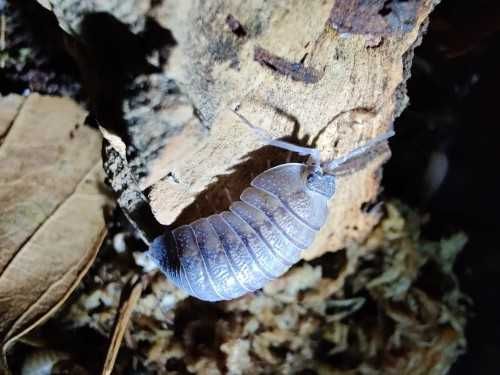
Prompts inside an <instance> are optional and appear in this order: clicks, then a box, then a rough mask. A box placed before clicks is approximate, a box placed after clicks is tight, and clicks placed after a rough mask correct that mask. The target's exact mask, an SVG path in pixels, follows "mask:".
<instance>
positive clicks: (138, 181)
mask: <svg viewBox="0 0 500 375" xmlns="http://www.w3.org/2000/svg"><path fill="white" fill-rule="evenodd" d="M43 3H45V5H46V6H47V7H48V8H49V9H52V11H53V12H54V14H55V15H56V16H57V17H58V19H59V22H60V24H61V26H62V27H63V28H64V29H65V30H67V31H68V32H69V33H71V34H72V35H73V36H75V37H76V39H77V40H84V41H86V44H85V46H84V47H82V46H79V45H72V46H71V48H70V49H71V53H72V54H73V55H74V56H75V57H76V58H77V59H76V60H77V61H79V64H80V67H81V69H82V72H84V73H83V75H84V76H85V77H86V80H87V81H88V82H91V83H92V84H91V86H92V87H93V89H94V91H93V92H94V99H95V103H96V111H97V114H98V116H99V118H100V119H101V125H102V126H103V127H105V128H107V129H108V132H107V134H108V135H109V134H114V137H112V138H111V137H109V142H110V144H111V146H112V147H109V148H108V152H106V153H105V158H106V163H107V164H108V165H111V166H113V165H116V164H117V162H116V159H117V158H121V159H122V162H121V163H122V164H121V165H122V166H124V168H121V169H120V171H119V173H116V171H115V170H114V169H107V173H108V176H109V177H110V180H111V181H112V183H113V185H114V186H115V190H117V191H118V192H123V191H126V192H127V199H122V201H121V205H122V207H124V209H125V210H126V211H128V212H129V216H131V217H134V214H133V211H134V210H135V209H136V207H139V206H140V207H142V208H141V209H143V205H142V204H139V205H138V204H136V201H134V199H137V200H138V201H144V200H147V201H149V204H150V207H151V210H152V212H153V214H154V217H155V218H156V220H158V221H159V222H160V223H161V224H163V225H172V226H176V225H179V224H182V223H186V222H189V221H191V220H193V219H196V218H198V217H200V216H204V215H209V214H212V213H214V212H216V211H221V210H224V209H226V208H227V206H228V204H229V200H228V196H229V197H231V199H237V198H238V196H239V193H240V192H241V191H242V189H243V188H244V187H246V186H248V183H249V182H250V180H251V178H252V177H253V176H255V175H256V174H258V173H259V172H261V171H263V170H264V169H266V168H268V167H269V165H275V164H279V163H283V162H285V161H286V160H287V154H286V153H284V152H281V151H279V150H274V149H269V148H263V146H264V145H263V144H262V143H261V141H260V140H259V138H258V137H257V135H256V134H254V132H253V131H251V130H250V129H248V128H246V127H245V126H244V125H242V124H241V122H240V121H238V119H237V118H236V117H235V116H234V114H232V113H231V112H230V110H229V108H230V107H234V106H236V105H238V106H239V110H240V112H241V113H242V114H243V115H245V116H246V117H248V118H249V119H250V121H251V122H253V123H254V124H255V125H257V126H259V127H260V128H262V129H264V130H266V131H267V132H269V133H270V134H272V136H273V137H276V138H280V137H285V138H287V139H288V140H289V141H292V142H296V143H302V144H306V143H307V144H308V145H310V146H315V147H317V148H318V149H319V150H320V151H321V154H322V159H323V160H324V161H326V160H331V159H333V158H335V157H336V156H339V155H342V154H344V153H346V152H348V151H349V150H351V149H352V148H354V147H355V146H358V145H359V144H360V143H363V142H365V141H366V140H368V139H370V138H372V137H374V136H376V135H378V134H380V133H382V132H385V131H387V130H388V129H389V128H390V127H391V126H392V122H393V121H394V118H395V116H397V115H399V113H400V112H401V111H402V109H403V108H404V107H405V105H406V103H407V98H406V94H405V81H406V79H407V77H408V75H409V68H410V65H411V58H412V52H413V48H414V47H415V46H416V45H417V44H418V43H419V41H420V38H421V35H422V33H423V30H424V29H425V26H426V23H427V19H428V15H429V13H430V12H431V10H432V8H433V7H434V5H435V3H437V1H436V0H411V1H407V2H397V1H393V2H387V1H384V0H379V1H364V0H336V1H307V2H306V1H300V0H289V1H280V2H268V1H264V0H257V1H252V2H248V1H239V0H238V1H229V0H217V1H215V0H213V1H201V0H188V1H182V2H179V1H174V0H164V1H160V2H155V4H154V5H151V6H148V5H147V4H146V2H141V1H137V0H129V1H120V2H117V1H110V2H105V5H103V4H104V3H103V2H99V1H90V2H85V5H84V4H83V3H81V2H78V4H80V5H76V2H72V1H58V0H48V1H47V0H44V1H43ZM72 3H75V4H74V5H73V6H71V5H70V4H72ZM102 10H104V11H106V12H109V14H110V15H111V14H112V17H111V16H110V17H111V18H112V19H113V20H114V21H113V22H119V24H120V27H125V29H128V30H129V31H130V33H131V35H128V36H127V38H129V40H130V43H128V45H129V46H132V45H134V43H136V38H137V37H144V36H145V35H147V33H148V22H149V26H151V25H150V24H151V22H153V23H154V27H155V30H157V31H158V30H160V31H161V33H160V32H158V33H157V34H158V35H164V37H165V38H164V40H163V42H164V43H163V44H162V45H161V46H158V47H157V48H156V49H155V48H153V49H151V50H148V51H146V50H145V48H146V47H144V48H142V47H141V48H138V49H137V50H136V52H135V53H134V52H133V51H130V55H133V59H132V57H131V59H132V60H133V61H132V60H127V61H126V62H127V64H129V65H130V70H129V73H130V74H132V75H133V76H135V79H133V80H132V81H130V80H129V81H126V83H125V87H126V89H124V92H122V98H120V99H119V100H118V104H116V103H115V104H116V105H117V106H118V107H119V109H116V108H115V111H116V112H117V113H119V114H122V115H123V118H124V121H123V122H121V123H118V121H116V119H115V120H113V118H112V116H110V113H111V112H112V111H113V108H111V106H108V107H106V108H103V107H102V105H101V106H100V105H99V103H102V102H103V101H104V102H106V103H108V102H109V98H107V97H106V96H108V97H109V91H107V90H106V88H105V85H106V84H105V83H99V80H98V79H97V78H96V77H95V76H92V74H91V71H92V70H95V69H94V68H95V66H96V64H97V65H99V66H105V65H106V64H109V65H113V64H111V63H110V62H109V61H108V60H109V59H113V56H111V55H109V56H107V59H104V58H102V55H99V51H100V49H99V48H98V47H96V45H97V46H98V45H99V41H97V42H96V45H94V46H92V41H96V40H97V38H92V35H93V34H92V32H91V30H92V28H91V27H90V26H89V25H94V26H95V25H96V22H97V18H99V17H101V16H99V15H98V14H97V11H102ZM125 10H128V11H125ZM101 18H102V17H101ZM146 18H147V19H148V20H149V21H148V22H146V21H145V19H146ZM100 21H101V22H100V23H99V25H100V26H102V27H103V28H106V25H108V26H109V24H110V23H111V22H110V20H109V19H108V20H107V21H106V20H103V19H101V20H100ZM94 29H95V28H94ZM110 30H116V28H110ZM162 33H163V34H162ZM103 34H105V33H101V34H100V35H103ZM122 36H123V35H122ZM110 38H112V37H110ZM117 40H118V39H117ZM114 48H118V47H116V46H114ZM129 48H132V47H129ZM141 53H143V55H142V59H143V60H141V55H140V54H141ZM89 56H92V58H89ZM96 56H97V57H96ZM99 56H101V57H99ZM104 62H106V64H104ZM89 67H93V68H92V69H91V68H89ZM108 72H109V73H110V74H113V71H112V69H109V70H108ZM123 73H125V72H121V73H120V74H123ZM101 76H102V74H101ZM120 82H123V80H122V81H120ZM117 145H119V146H117ZM113 147H114V149H115V150H114V151H112V149H113ZM124 148H125V151H124ZM387 157H388V153H386V154H385V155H380V156H379V157H377V158H375V159H374V160H372V162H371V163H369V164H367V165H366V167H365V168H363V169H362V170H361V171H359V172H357V173H355V174H353V175H351V176H346V177H342V178H341V179H339V184H338V191H337V193H336V195H335V197H334V198H333V200H332V201H331V213H330V217H329V219H328V222H327V224H326V225H325V227H324V228H323V230H322V231H321V233H320V235H319V236H318V238H317V240H316V242H315V243H314V244H313V246H312V248H311V249H309V251H307V252H306V253H305V254H304V257H305V258H306V259H310V258H313V257H316V256H319V255H321V254H323V253H324V252H325V251H334V250H336V249H339V248H342V247H344V246H345V245H346V244H348V243H350V242H352V241H360V240H362V239H363V238H365V237H366V235H367V233H368V232H369V231H370V229H371V228H372V227H373V226H374V225H375V223H376V222H377V221H378V220H379V213H378V212H377V210H370V209H369V208H370V207H372V206H373V205H374V203H376V202H377V199H378V194H379V192H380V173H379V171H380V167H381V165H382V163H383V162H384V160H386V158H387ZM124 170H126V171H127V173H123V172H124ZM134 184H135V185H136V186H137V187H138V188H139V189H140V191H139V192H138V193H137V194H135V195H134V194H130V189H128V188H129V187H130V186H134ZM134 197H135V198H134ZM132 198H133V199H132ZM144 225H145V224H143V223H141V224H138V226H139V227H143V226H144Z"/></svg>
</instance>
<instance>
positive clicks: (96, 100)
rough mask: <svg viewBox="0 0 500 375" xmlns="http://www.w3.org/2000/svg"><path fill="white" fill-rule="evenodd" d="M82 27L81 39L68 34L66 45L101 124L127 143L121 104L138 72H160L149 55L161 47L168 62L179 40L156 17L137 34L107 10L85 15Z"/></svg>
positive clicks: (163, 58) (127, 135)
mask: <svg viewBox="0 0 500 375" xmlns="http://www.w3.org/2000/svg"><path fill="white" fill-rule="evenodd" d="M80 29H81V32H80V39H79V40H76V39H74V38H71V37H69V36H67V37H66V45H67V49H68V51H69V53H70V54H71V55H72V56H73V58H74V59H75V61H76V62H77V64H78V66H79V69H80V73H81V75H82V82H83V84H84V86H83V88H84V90H85V93H86V94H87V95H88V98H89V102H90V107H91V111H92V112H93V113H94V115H95V116H96V117H97V119H98V120H99V123H100V124H101V125H103V126H105V127H106V128H108V129H109V130H110V131H112V132H114V133H116V134H118V135H119V136H120V137H121V138H122V139H123V140H124V141H125V143H126V144H128V143H129V142H130V136H129V134H128V132H127V130H128V129H127V127H126V125H125V122H124V120H123V108H122V105H123V102H124V99H125V97H128V96H130V92H129V89H130V88H129V87H130V84H131V83H132V82H133V80H134V79H135V78H136V77H137V76H139V75H142V74H153V73H159V72H161V69H160V68H159V67H156V66H154V65H152V64H151V63H149V62H148V59H147V58H148V56H149V55H150V54H151V53H152V52H153V51H155V50H158V51H159V52H160V56H161V59H160V61H163V62H165V61H166V59H168V56H169V51H170V48H171V47H173V46H174V45H175V44H176V42H175V40H174V38H173V36H172V33H171V32H170V31H169V30H166V29H163V28H162V27H161V26H160V25H159V24H158V23H157V22H156V21H154V20H153V19H147V21H146V26H145V29H144V31H143V32H142V33H140V34H134V33H132V32H131V31H130V29H129V25H127V24H124V23H122V22H120V21H119V20H117V19H116V18H115V17H113V16H112V15H111V14H109V13H104V12H96V13H89V14H87V15H85V16H84V18H83V20H82V22H81V25H80Z"/></svg>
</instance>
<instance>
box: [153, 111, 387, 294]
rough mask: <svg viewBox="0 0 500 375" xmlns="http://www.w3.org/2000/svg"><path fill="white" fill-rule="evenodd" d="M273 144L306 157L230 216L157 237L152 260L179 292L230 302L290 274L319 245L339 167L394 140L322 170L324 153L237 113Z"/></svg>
mask: <svg viewBox="0 0 500 375" xmlns="http://www.w3.org/2000/svg"><path fill="white" fill-rule="evenodd" d="M233 112H234V113H235V114H236V115H237V116H238V117H239V118H240V119H241V120H242V121H243V122H244V123H245V124H246V125H248V126H250V127H251V128H252V129H254V130H256V131H257V132H258V133H259V134H260V135H263V136H264V137H266V138H268V142H267V143H268V144H271V145H273V146H276V147H280V148H284V149H287V150H290V151H292V152H297V153H299V154H300V155H308V156H309V158H308V160H307V161H306V163H285V164H281V165H278V166H276V167H272V168H270V169H267V170H266V171H264V172H262V173H260V174H259V175H257V176H256V177H255V178H254V179H253V180H252V181H251V183H250V187H248V188H246V189H245V190H244V191H243V192H242V194H241V195H240V200H238V201H235V202H232V203H231V205H230V207H229V210H227V211H223V212H221V213H217V214H213V215H211V216H209V217H204V218H201V219H198V220H196V221H194V222H193V223H191V224H189V225H182V226H180V227H178V228H176V229H174V230H172V231H167V232H166V233H165V234H163V235H161V236H159V237H157V238H156V239H155V240H154V241H153V242H152V243H151V245H150V248H149V251H148V254H149V256H150V257H151V258H152V260H153V262H154V263H156V265H157V266H158V267H159V268H160V269H161V271H162V272H163V273H164V274H165V275H166V276H167V278H168V279H169V280H170V281H171V282H172V283H173V284H174V285H176V286H177V287H178V288H181V289H183V290H184V291H185V292H186V293H188V294H189V295H191V296H194V297H196V298H198V299H201V300H206V301H221V300H231V299H234V298H237V297H240V296H242V295H244V294H246V293H249V292H254V291H256V290H258V289H260V288H262V287H263V286H264V285H265V284H266V283H268V282H269V281H271V280H273V279H275V278H278V277H280V276H281V275H283V274H284V273H285V272H286V271H287V270H288V269H289V268H290V267H291V266H292V265H294V264H295V263H297V262H298V261H299V260H300V258H301V253H302V251H304V250H305V249H307V248H308V247H309V246H310V245H311V244H312V242H313V240H314V238H315V236H316V233H317V232H318V231H319V230H320V229H321V227H322V226H323V224H324V223H325V221H326V218H327V215H328V201H329V199H330V198H332V197H333V195H334V194H335V171H336V168H338V167H339V166H341V165H343V164H344V163H346V162H347V161H349V160H351V159H354V158H357V157H359V156H361V155H362V154H364V153H365V152H366V151H368V150H369V149H371V148H372V147H373V146H375V145H377V144H379V143H381V142H383V141H384V140H386V139H388V138H389V137H391V136H392V135H393V134H394V132H393V131H392V130H391V131H389V132H387V133H384V134H382V135H380V136H378V137H376V138H374V139H372V140H371V141H369V142H367V143H366V144H365V145H363V146H361V147H358V148H356V149H354V150H353V151H351V152H350V153H348V154H347V155H345V156H343V157H340V158H338V159H335V160H333V161H330V162H327V163H324V164H321V162H320V155H319V151H318V150H317V149H315V148H306V147H300V146H297V145H294V144H290V143H287V142H284V141H280V140H271V139H269V136H267V134H266V133H265V132H264V131H263V130H261V129H259V128H256V127H255V126H254V125H252V124H251V123H250V122H249V121H248V120H247V119H246V118H244V117H243V116H242V115H241V114H239V113H238V112H236V111H233Z"/></svg>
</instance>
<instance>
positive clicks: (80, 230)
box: [0, 95, 106, 360]
mask: <svg viewBox="0 0 500 375" xmlns="http://www.w3.org/2000/svg"><path fill="white" fill-rule="evenodd" d="M84 118H85V112H84V111H83V110H82V109H81V108H80V107H78V105H77V104H76V103H74V102H73V101H71V100H69V99H65V98H54V97H42V96H39V95H32V96H30V97H28V98H27V99H26V101H25V103H24V105H23V106H22V107H21V110H20V112H19V114H18V115H17V117H16V119H15V121H14V123H13V124H12V126H11V128H10V131H9V133H8V134H7V136H6V138H5V140H4V143H3V144H2V145H1V147H0V202H2V204H1V206H0V344H1V347H2V354H3V359H4V360H5V354H6V351H7V349H8V348H9V347H10V345H11V344H12V343H13V342H14V341H15V340H16V339H17V338H19V337H20V336H22V335H24V334H25V333H26V332H28V331H29V330H30V329H32V328H33V327H35V326H36V325H37V324H39V323H40V322H41V321H44V320H45V319H46V318H47V317H48V316H49V315H50V314H51V313H52V312H53V311H54V310H55V309H56V308H57V307H59V306H60V305H61V304H62V302H63V301H64V300H65V299H66V298H67V297H68V295H69V294H70V293H71V291H72V290H73V289H74V287H75V286H76V285H77V283H78V282H79V281H80V279H81V278H82V277H83V275H84V274H85V273H86V271H87V270H88V268H89V267H90V265H91V264H92V262H93V259H94V258H95V255H96V253H97V250H98V249H99V246H100V244H101V242H102V239H103V237H104V234H105V231H106V226H105V222H104V217H103V211H102V208H103V206H104V204H105V203H106V197H105V196H104V195H103V194H102V192H100V189H99V182H100V181H101V180H102V168H101V166H100V145H101V141H100V137H99V134H98V132H96V131H94V130H92V129H90V128H88V127H85V126H83V125H82V123H83V120H84Z"/></svg>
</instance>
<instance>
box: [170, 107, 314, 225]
mask: <svg viewBox="0 0 500 375" xmlns="http://www.w3.org/2000/svg"><path fill="white" fill-rule="evenodd" d="M280 114H282V115H284V116H285V117H287V118H288V119H289V120H291V121H292V122H293V123H294V127H293V131H292V133H291V134H290V135H289V136H287V137H283V138H280V140H282V141H286V142H290V143H293V144H297V145H300V146H306V147H315V144H309V136H308V135H306V136H304V137H302V138H299V137H298V134H299V130H300V125H299V123H298V121H297V119H295V118H293V116H290V115H287V114H284V113H280ZM306 160H307V157H304V156H299V155H297V154H296V153H291V152H289V151H287V150H283V149H279V148H277V147H275V146H264V147H261V148H259V149H257V150H255V151H252V152H250V153H248V154H246V155H245V156H243V157H242V161H241V162H240V163H239V164H237V165H235V166H234V167H233V168H232V170H231V171H230V172H229V173H228V174H224V175H219V176H216V177H215V182H213V183H212V184H210V185H209V186H208V187H207V188H206V189H205V190H204V191H203V192H201V193H200V194H198V196H197V198H196V199H195V201H194V202H193V203H191V204H190V205H189V206H187V207H186V208H185V209H184V210H183V211H182V212H181V214H180V215H179V216H178V218H177V219H176V221H175V222H174V223H172V225H171V227H172V228H176V227H178V226H180V225H185V224H190V223H191V222H193V221H195V220H197V219H200V218H203V217H207V216H210V215H213V214H216V213H220V212H222V211H225V210H227V209H228V208H229V205H230V204H231V202H232V201H236V200H239V197H240V195H241V193H242V192H243V190H244V189H245V188H247V187H249V186H250V182H251V181H252V180H253V178H255V177H256V176H257V175H258V174H260V173H262V172H264V171H265V170H267V169H269V168H271V167H275V166H277V165H280V164H283V163H287V162H297V163H303V162H305V161H306Z"/></svg>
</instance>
